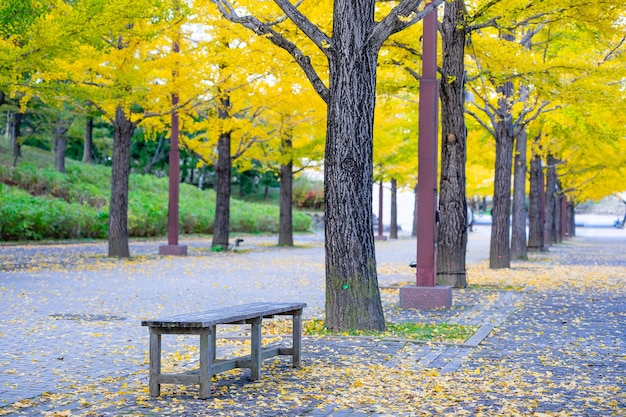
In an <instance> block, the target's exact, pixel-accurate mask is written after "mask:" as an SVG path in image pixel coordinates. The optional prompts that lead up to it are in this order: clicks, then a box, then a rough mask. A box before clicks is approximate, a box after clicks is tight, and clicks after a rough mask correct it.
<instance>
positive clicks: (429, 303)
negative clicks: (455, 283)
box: [400, 285, 452, 310]
mask: <svg viewBox="0 0 626 417" xmlns="http://www.w3.org/2000/svg"><path fill="white" fill-rule="evenodd" d="M451 306H452V287H451V286H449V285H437V286H435V287H418V286H416V285H405V286H403V287H400V307H401V308H417V309H420V310H432V309H435V308H442V307H443V308H450V307H451Z"/></svg>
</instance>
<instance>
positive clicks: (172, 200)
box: [167, 42, 180, 245]
mask: <svg viewBox="0 0 626 417" xmlns="http://www.w3.org/2000/svg"><path fill="white" fill-rule="evenodd" d="M172 50H173V52H174V53H178V52H180V49H179V47H178V43H177V42H174V46H173V48H172ZM174 76H176V74H175V73H174ZM177 105H178V94H176V93H174V94H172V107H173V108H176V106H177ZM178 129H179V127H178V112H177V111H176V110H174V111H173V112H172V137H171V139H170V159H169V168H170V175H169V180H170V187H169V188H170V192H169V208H168V213H167V243H168V244H170V245H178V194H179V182H180V151H179V150H178Z"/></svg>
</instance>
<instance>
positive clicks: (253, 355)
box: [141, 303, 306, 399]
mask: <svg viewBox="0 0 626 417" xmlns="http://www.w3.org/2000/svg"><path fill="white" fill-rule="evenodd" d="M304 307H306V304H305V303H251V304H243V305H238V306H231V307H222V308H216V309H212V310H208V311H202V312H198V313H189V314H180V315H176V316H171V317H166V318H162V319H155V320H144V321H142V322H141V325H142V326H148V328H149V330H150V381H149V391H150V395H151V396H153V397H157V396H159V395H161V384H183V385H192V384H199V385H200V392H199V397H200V398H201V399H206V398H208V397H209V395H210V393H211V377H212V376H213V375H215V374H218V373H220V372H225V371H228V370H230V369H234V368H250V378H251V379H252V380H258V379H259V378H260V377H261V362H262V361H263V360H264V359H266V358H270V357H272V356H276V355H291V357H292V366H294V367H299V366H300V352H301V345H302V309H303V308H304ZM274 316H292V321H293V330H292V332H293V343H292V347H291V348H281V347H275V348H263V347H262V343H261V339H262V337H261V323H262V321H263V319H264V318H272V317H274ZM222 324H251V325H252V330H251V349H250V355H248V356H244V357H239V358H236V359H227V360H224V359H216V357H215V356H216V354H215V348H216V345H215V339H216V334H217V333H216V330H217V325H222ZM164 334H193V335H199V336H200V369H199V370H198V371H195V372H193V373H192V372H188V373H182V374H170V373H162V372H161V335H164Z"/></svg>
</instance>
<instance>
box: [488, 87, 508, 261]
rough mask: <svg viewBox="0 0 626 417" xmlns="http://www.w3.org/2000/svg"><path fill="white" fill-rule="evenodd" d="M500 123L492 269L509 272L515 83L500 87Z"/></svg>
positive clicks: (495, 178) (498, 125)
mask: <svg viewBox="0 0 626 417" xmlns="http://www.w3.org/2000/svg"><path fill="white" fill-rule="evenodd" d="M498 93H499V94H500V100H499V103H498V114H497V117H498V120H497V122H496V126H495V127H496V129H495V133H496V136H495V139H496V165H495V171H494V186H493V189H494V192H493V214H492V224H491V244H490V249H489V268H492V269H498V268H510V267H511V250H510V247H509V243H510V242H509V228H510V220H509V216H510V214H511V169H512V165H513V125H512V122H511V97H512V96H513V83H511V82H506V83H504V85H502V86H501V87H498Z"/></svg>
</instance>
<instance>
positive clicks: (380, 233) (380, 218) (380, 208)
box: [378, 181, 383, 239]
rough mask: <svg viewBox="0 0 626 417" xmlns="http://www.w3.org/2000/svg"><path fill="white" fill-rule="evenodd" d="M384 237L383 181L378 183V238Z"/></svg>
mask: <svg viewBox="0 0 626 417" xmlns="http://www.w3.org/2000/svg"><path fill="white" fill-rule="evenodd" d="M382 237H383V182H382V181H380V183H379V184H378V238H379V239H382Z"/></svg>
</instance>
